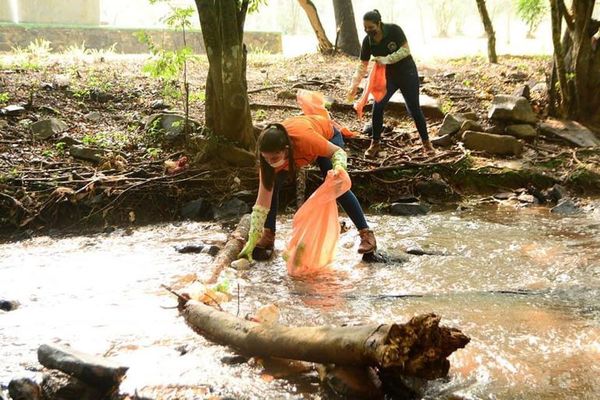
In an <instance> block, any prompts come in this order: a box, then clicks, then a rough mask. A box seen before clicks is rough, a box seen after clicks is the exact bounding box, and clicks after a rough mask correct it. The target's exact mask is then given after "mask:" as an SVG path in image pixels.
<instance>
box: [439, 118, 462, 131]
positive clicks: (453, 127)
mask: <svg viewBox="0 0 600 400" xmlns="http://www.w3.org/2000/svg"><path fill="white" fill-rule="evenodd" d="M460 125H461V122H460V121H459V120H458V119H457V118H456V117H454V115H452V114H446V116H445V117H444V122H442V126H441V127H440V130H439V132H438V136H444V135H453V134H455V133H456V132H458V130H459V129H460Z"/></svg>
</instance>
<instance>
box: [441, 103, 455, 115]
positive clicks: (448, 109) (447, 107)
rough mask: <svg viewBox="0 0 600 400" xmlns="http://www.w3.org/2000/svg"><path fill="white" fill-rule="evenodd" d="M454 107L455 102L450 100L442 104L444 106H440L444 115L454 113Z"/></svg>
mask: <svg viewBox="0 0 600 400" xmlns="http://www.w3.org/2000/svg"><path fill="white" fill-rule="evenodd" d="M453 107H454V102H453V101H452V100H450V99H446V100H444V101H443V102H442V105H441V106H440V108H441V109H442V112H443V113H444V114H448V113H450V112H451V111H452V108H453Z"/></svg>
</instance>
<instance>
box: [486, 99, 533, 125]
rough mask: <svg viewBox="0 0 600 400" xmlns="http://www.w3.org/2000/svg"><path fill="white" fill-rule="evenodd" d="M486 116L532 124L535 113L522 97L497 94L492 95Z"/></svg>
mask: <svg viewBox="0 0 600 400" xmlns="http://www.w3.org/2000/svg"><path fill="white" fill-rule="evenodd" d="M488 118H490V119H498V120H508V121H516V122H524V123H526V124H534V123H535V122H536V121H537V115H536V114H535V113H534V112H533V110H532V109H531V105H530V104H529V101H527V99H526V98H524V97H515V96H506V95H497V96H495V97H494V100H493V102H492V107H491V108H490V111H489V113H488Z"/></svg>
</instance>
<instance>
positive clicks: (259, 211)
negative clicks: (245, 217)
mask: <svg viewBox="0 0 600 400" xmlns="http://www.w3.org/2000/svg"><path fill="white" fill-rule="evenodd" d="M267 214H269V209H268V208H267V207H263V206H259V205H258V204H256V205H254V207H252V214H250V231H249V232H248V241H247V242H246V245H245V246H244V248H243V249H242V251H241V252H240V254H238V258H242V257H245V258H247V259H248V260H249V261H252V251H253V250H254V247H256V242H258V240H259V239H260V237H261V236H262V234H263V231H264V225H265V221H266V220H267Z"/></svg>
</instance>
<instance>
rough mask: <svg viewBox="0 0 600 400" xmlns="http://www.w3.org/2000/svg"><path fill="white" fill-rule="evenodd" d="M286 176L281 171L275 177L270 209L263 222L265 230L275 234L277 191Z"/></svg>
mask: <svg viewBox="0 0 600 400" xmlns="http://www.w3.org/2000/svg"><path fill="white" fill-rule="evenodd" d="M286 176H287V171H281V172H280V173H278V174H277V175H276V176H275V183H274V184H273V197H272V198H271V209H270V210H269V213H268V214H267V219H266V220H265V228H269V229H270V230H272V231H273V232H275V225H276V221H277V208H278V207H279V189H280V188H281V186H282V185H283V182H284V181H285V178H286Z"/></svg>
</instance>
